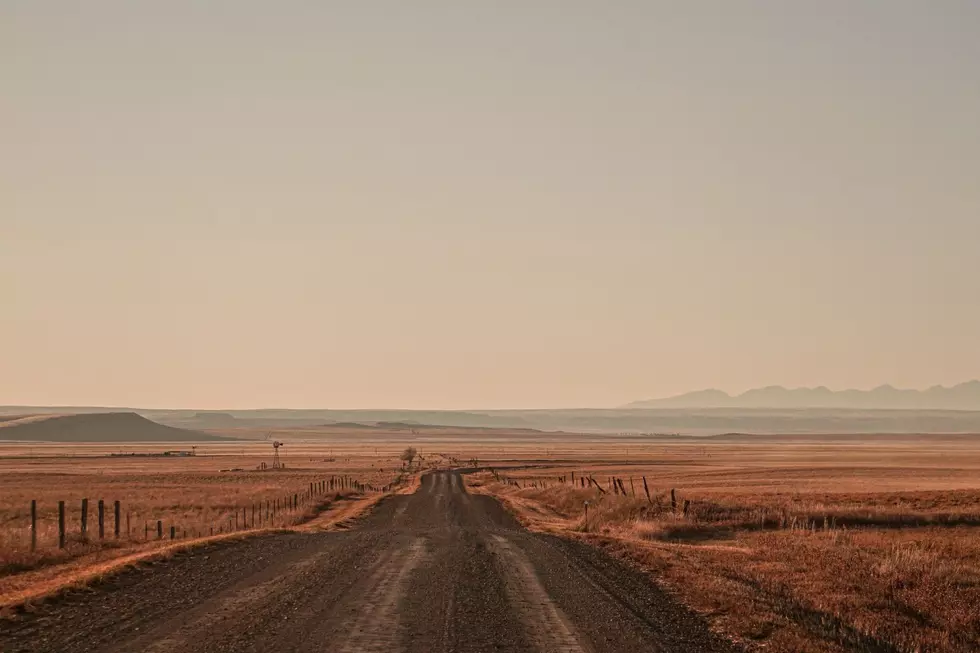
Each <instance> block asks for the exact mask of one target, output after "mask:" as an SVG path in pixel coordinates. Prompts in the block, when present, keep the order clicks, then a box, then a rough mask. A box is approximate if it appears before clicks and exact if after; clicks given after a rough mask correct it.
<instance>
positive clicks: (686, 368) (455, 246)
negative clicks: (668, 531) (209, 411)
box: [0, 0, 980, 408]
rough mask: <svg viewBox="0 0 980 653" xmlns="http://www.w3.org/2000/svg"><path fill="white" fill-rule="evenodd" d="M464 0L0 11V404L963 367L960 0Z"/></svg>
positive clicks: (970, 240) (964, 115) (815, 380)
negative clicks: (481, 1) (0, 88)
mask: <svg viewBox="0 0 980 653" xmlns="http://www.w3.org/2000/svg"><path fill="white" fill-rule="evenodd" d="M205 4H206V5H207V6H203V5H205ZM475 4H476V3H458V2H448V1H445V2H435V1H425V2H421V3H411V9H409V3H400V2H394V1H388V2H372V1H367V2H358V3H331V2H325V3H307V2H282V3H260V2H246V1H242V2H235V3H197V2H183V1H178V2H168V3H155V5H154V6H152V7H150V6H148V5H147V4H146V3H130V2H102V1H93V2H86V3H74V2H29V1H26V0H15V1H13V2H5V3H3V5H2V7H0V77H2V79H3V80H4V93H3V98H2V100H0V143H3V156H2V157H0V307H2V308H0V310H2V313H0V404H88V405H129V406H142V407H162V406H167V407H199V408H248V407H270V406H277V407H336V408H349V407H402V408H489V407H515V408H517V407H561V406H609V405H619V404H622V403H625V402H627V401H631V400H635V399H645V398H650V397H657V396H664V395H670V394H675V393H679V392H683V391H686V390H691V389H697V388H703V387H719V388H722V389H725V390H729V391H740V390H744V389H746V388H748V387H752V386H759V385H768V384H777V383H778V384H784V385H788V386H798V385H821V384H822V385H828V386H830V387H832V388H844V387H871V386H874V385H877V384H879V383H886V382H887V383H892V384H895V385H898V386H909V387H925V386H928V385H931V384H934V383H945V384H952V383H956V382H959V381H964V380H967V379H970V378H975V377H980V335H978V334H980V121H978V120H977V118H976V117H977V116H978V115H980V4H977V3H975V2H972V1H967V0H962V1H953V0H949V1H942V0H940V1H938V2H934V3H922V2H913V1H912V0H896V1H893V2H887V3H885V2H877V1H875V2H872V1H870V0H868V1H850V0H849V1H846V2H845V1H844V0H837V1H834V0H831V1H820V2H816V1H814V2H793V3H787V2H785V1H781V0H771V1H761V0H758V1H757V0H746V2H739V3H731V2H723V1H721V0H718V1H715V2H708V1H704V2H690V3H675V2H639V1H625V0H624V1H623V2H618V3H598V2H580V1H579V2H577V1H568V2H557V1H552V2H544V1H531V2H521V3H493V5H492V6H491V4H490V3H486V5H485V6H484V7H483V8H482V9H481V8H477V7H476V6H473V5H475ZM610 5H612V6H610Z"/></svg>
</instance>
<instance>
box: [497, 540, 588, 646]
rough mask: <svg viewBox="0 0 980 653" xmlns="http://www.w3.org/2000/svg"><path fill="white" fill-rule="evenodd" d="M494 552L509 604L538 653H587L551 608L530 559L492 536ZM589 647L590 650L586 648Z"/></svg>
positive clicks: (557, 611)
mask: <svg viewBox="0 0 980 653" xmlns="http://www.w3.org/2000/svg"><path fill="white" fill-rule="evenodd" d="M492 537H493V541H494V543H495V546H494V547H493V550H494V552H495V553H496V554H497V555H499V556H500V558H501V562H502V563H503V567H504V573H505V574H506V576H507V590H508V594H509V595H510V600H511V603H512V604H513V605H515V606H517V609H518V611H519V613H520V614H521V617H522V621H523V622H524V625H525V628H526V629H527V634H528V640H529V641H530V642H531V643H532V645H533V646H534V648H535V650H537V651H539V653H591V651H590V649H586V648H585V647H583V646H582V644H581V640H580V638H579V636H578V635H577V634H576V632H575V628H574V627H573V626H572V625H571V624H570V623H569V622H568V619H567V618H566V617H565V615H564V614H563V613H562V611H561V610H559V609H558V608H557V607H555V604H554V602H552V600H551V598H550V597H549V596H548V593H547V592H546V591H545V589H544V587H543V586H542V585H541V582H540V581H539V580H538V576H537V574H536V573H535V572H534V568H533V567H532V566H531V562H530V560H528V559H527V556H525V555H524V554H523V553H521V551H520V550H519V549H517V548H516V547H514V546H513V545H512V544H511V543H510V542H509V541H508V540H507V538H506V537H504V536H502V535H493V536H492ZM590 648H591V647H590Z"/></svg>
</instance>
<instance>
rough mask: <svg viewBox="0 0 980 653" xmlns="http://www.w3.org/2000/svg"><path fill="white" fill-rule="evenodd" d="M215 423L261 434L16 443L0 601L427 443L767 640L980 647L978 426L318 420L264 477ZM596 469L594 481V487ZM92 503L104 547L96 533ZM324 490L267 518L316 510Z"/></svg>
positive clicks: (1, 528) (812, 645)
mask: <svg viewBox="0 0 980 653" xmlns="http://www.w3.org/2000/svg"><path fill="white" fill-rule="evenodd" d="M216 433H219V434H223V435H232V436H245V437H248V438H252V439H251V440H250V441H246V442H243V443H215V444H211V443H207V444H199V445H198V446H197V448H196V450H195V454H196V455H195V456H193V457H173V456H170V457H164V456H145V455H137V456H131V455H112V454H131V453H137V454H148V453H160V452H162V451H164V450H166V449H179V448H181V447H180V446H177V445H166V446H162V445H159V446H158V445H135V444H134V445H126V444H113V445H64V444H62V445H54V444H51V445H37V444H35V445H26V444H0V497H2V499H0V594H2V593H9V592H16V591H18V590H20V589H23V587H24V586H25V584H27V583H31V582H34V577H35V576H36V575H38V574H42V575H44V574H47V575H49V576H50V575H54V574H58V573H61V572H60V571H59V570H61V569H70V568H73V566H74V568H78V567H85V566H89V567H90V566H91V565H97V564H101V563H104V562H105V561H106V560H111V559H114V558H118V557H119V556H124V555H127V554H129V553H131V552H133V551H142V550H145V549H146V548H152V547H161V546H167V545H168V544H169V540H168V538H169V532H166V531H165V538H164V540H165V541H164V542H162V543H160V542H156V541H155V540H154V537H155V533H154V528H155V523H156V520H163V522H164V523H165V524H166V525H167V527H169V525H170V524H173V525H175V527H176V528H177V534H178V537H180V536H182V535H183V536H186V537H192V536H194V535H201V534H205V535H207V534H209V533H210V532H211V530H212V529H214V531H215V532H219V531H227V530H228V529H229V527H230V529H231V530H233V531H234V529H235V523H234V515H237V514H240V513H241V511H242V509H243V508H245V511H246V514H245V515H244V516H243V519H244V520H245V521H246V522H250V521H251V506H252V505H253V504H261V503H263V502H268V501H275V500H276V499H279V500H280V501H283V500H285V499H286V497H288V496H291V495H293V494H297V493H299V494H302V493H303V492H306V491H308V489H309V484H310V483H311V482H317V481H321V480H323V479H328V478H330V477H334V478H339V477H350V478H354V479H357V481H358V482H359V483H362V484H364V485H370V486H374V487H382V486H384V485H387V484H389V483H391V482H393V481H394V480H395V479H396V478H398V477H399V476H400V474H401V472H402V462H401V460H399V455H400V454H401V452H402V451H403V449H404V448H405V447H407V446H414V447H416V448H417V449H418V450H419V452H420V453H421V454H422V466H423V467H480V468H483V469H484V470H486V469H493V470H494V471H493V472H490V471H481V472H477V473H474V474H472V475H470V476H469V485H470V487H471V490H472V491H475V492H485V493H490V494H493V495H496V496H498V497H499V498H501V499H502V500H503V501H504V503H505V504H506V505H507V506H508V507H509V508H510V509H511V510H513V511H514V512H515V513H516V514H517V515H518V517H519V518H520V519H521V520H522V521H523V522H524V523H525V524H527V525H528V526H529V527H531V528H533V529H538V530H544V531H550V532H554V533H558V534H561V535H563V536H565V537H572V538H579V539H584V540H587V541H589V542H590V543H592V544H594V545H595V546H598V547H601V548H603V549H605V550H606V551H608V552H610V553H612V554H614V555H616V556H617V557H620V558H623V559H626V560H628V561H630V562H631V563H632V564H635V565H638V566H640V567H642V568H644V569H647V570H648V571H650V572H651V574H652V578H654V579H655V580H656V581H657V582H659V583H661V584H663V585H665V586H666V587H667V588H668V589H669V590H670V591H671V592H672V593H673V594H674V595H675V596H677V597H678V598H679V599H680V600H681V601H683V602H684V603H686V604H687V605H689V606H691V607H692V608H694V609H695V610H697V611H698V612H700V613H702V614H704V615H705V616H706V617H707V618H708V619H709V621H710V622H711V624H712V626H713V627H714V628H715V629H716V630H718V631H719V632H722V633H724V634H726V635H727V636H729V637H731V638H733V639H735V640H737V641H740V642H742V643H743V644H744V645H745V647H746V648H747V649H749V650H760V651H761V650H778V651H821V652H822V651H847V650H862V651H864V650H868V651H872V650H873V651H901V652H905V651H921V652H925V651H956V652H960V651H963V652H965V651H974V650H978V649H980V437H971V436H860V437H840V436H835V437H819V436H812V437H801V436H793V437H785V438H780V437H776V436H765V437H760V436H732V437H725V438H716V439H699V438H694V439H691V438H686V439H685V438H650V437H631V436H608V435H607V436H600V435H576V434H553V433H534V432H527V431H499V430H498V431H493V430H473V429H451V428H440V429H427V428H400V427H386V428H375V429H356V430H352V429H347V428H343V427H325V428H319V429H317V428H303V429H288V430H277V431H275V432H273V433H272V434H271V437H273V438H277V439H280V440H283V441H285V442H286V443H287V444H286V446H285V447H284V449H283V451H284V457H283V462H284V463H285V465H286V468H285V469H284V470H277V471H272V470H265V471H261V470H259V469H257V468H258V467H259V466H260V465H261V463H263V462H265V463H267V464H268V463H271V454H272V448H271V446H270V443H269V442H267V441H256V440H255V438H261V437H265V436H264V434H260V433H258V432H242V431H239V432H235V431H224V432H218V431H216ZM573 474H574V483H573V481H572V478H573ZM583 478H591V479H593V480H594V481H595V483H592V482H589V481H586V483H587V487H583V486H582V479H583ZM613 479H618V480H619V481H621V482H622V488H623V491H624V492H623V491H619V490H618V488H619V484H618V482H617V483H616V484H615V486H614V485H613ZM644 479H645V481H646V490H645V489H644ZM597 486H598V487H597ZM614 487H615V488H616V489H614ZM647 490H648V491H649V499H648V498H647ZM671 490H674V496H675V502H674V503H672V502H671ZM346 492H347V490H344V493H346ZM354 495H355V496H370V495H372V493H370V492H368V493H365V494H362V493H356V492H355V493H354ZM376 495H377V496H381V493H376ZM83 498H88V499H89V505H90V507H89V511H90V516H89V538H88V542H85V541H82V540H81V538H80V537H79V530H80V524H79V523H78V517H79V507H80V502H81V499H83ZM100 498H101V499H104V500H105V501H106V504H107V506H108V507H107V524H106V531H107V540H106V541H105V542H102V543H99V542H93V537H92V534H93V533H94V532H95V531H94V529H95V528H96V526H95V524H96V520H95V505H96V501H97V500H98V499H100ZM32 499H35V500H37V502H38V515H39V523H40V525H39V530H38V542H39V545H38V549H37V551H35V552H34V553H31V552H30V549H29V535H30V533H29V530H28V528H27V527H28V524H29V508H30V501H31V500H32ZM115 500H119V501H120V502H121V505H122V515H123V520H124V523H123V526H122V530H123V532H124V535H123V537H122V538H121V540H120V541H118V542H117V541H116V540H115V539H114V538H112V537H110V536H109V535H108V534H109V533H110V532H111V524H112V518H111V506H112V502H113V501H115ZM326 500H327V501H328V502H329V501H333V500H335V494H330V495H329V497H328V498H327V499H326ZM58 501H65V502H66V506H67V507H68V511H67V517H68V523H67V530H68V532H69V533H70V534H71V537H70V541H69V543H68V546H67V547H66V548H65V549H59V548H58V547H57V502H58ZM322 501H323V500H322V499H320V498H317V499H316V500H315V501H311V502H309V503H308V504H304V506H303V507H302V508H301V509H300V510H297V511H295V512H289V511H287V512H279V513H277V521H275V522H274V523H272V524H270V523H269V522H263V523H262V524H260V525H261V526H263V527H267V526H270V525H271V526H273V527H281V526H294V525H295V524H298V523H300V522H303V521H307V520H310V519H314V518H316V513H317V511H319V510H321V509H323V508H324V504H323V502H322ZM342 502H343V499H342V500H341V503H342ZM586 502H588V503H589V512H588V519H586V516H585V506H586ZM127 517H128V522H127V521H126V518H127ZM127 523H128V524H129V528H128V529H127V525H126V524H127ZM146 524H149V541H148V542H144V536H145V534H146V532H147V526H146ZM251 525H252V524H250V526H251ZM240 526H241V524H239V527H240ZM126 533H128V534H129V535H128V537H127V536H126Z"/></svg>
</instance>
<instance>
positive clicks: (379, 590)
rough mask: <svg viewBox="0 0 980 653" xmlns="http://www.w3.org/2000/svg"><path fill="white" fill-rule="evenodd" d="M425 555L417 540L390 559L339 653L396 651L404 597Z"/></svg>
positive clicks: (376, 576) (362, 603)
mask: <svg viewBox="0 0 980 653" xmlns="http://www.w3.org/2000/svg"><path fill="white" fill-rule="evenodd" d="M424 556H425V543H424V541H423V540H422V538H418V539H416V540H415V541H414V542H412V543H411V544H410V545H409V546H408V547H407V548H405V549H402V550H399V551H396V552H394V553H393V554H390V555H388V556H387V558H386V559H385V560H384V561H383V562H382V564H381V565H380V568H379V569H378V570H377V571H376V572H374V574H373V575H372V577H371V580H370V581H369V587H371V589H369V590H368V592H367V594H366V595H365V596H362V597H361V598H360V600H359V601H358V603H359V616H358V617H357V618H355V619H354V620H353V621H352V622H351V623H350V626H349V632H348V634H347V635H346V636H345V637H344V638H342V639H341V640H340V642H338V643H334V644H332V646H336V650H337V651H338V652H339V653H384V652H386V651H394V650H397V647H398V639H399V631H398V624H399V620H398V611H397V608H398V605H399V603H400V601H401V599H402V597H403V596H404V595H405V590H406V585H407V579H408V576H409V574H410V573H411V572H412V570H414V569H415V567H417V566H418V564H419V563H420V562H421V560H422V558H423V557H424Z"/></svg>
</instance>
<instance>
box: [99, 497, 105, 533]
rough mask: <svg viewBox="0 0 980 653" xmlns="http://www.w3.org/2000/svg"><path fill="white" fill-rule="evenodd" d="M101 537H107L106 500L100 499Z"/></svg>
mask: <svg viewBox="0 0 980 653" xmlns="http://www.w3.org/2000/svg"><path fill="white" fill-rule="evenodd" d="M99 539H100V540H102V539H105V501H103V500H102V499H99Z"/></svg>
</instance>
